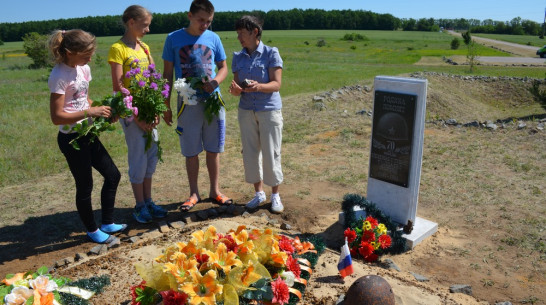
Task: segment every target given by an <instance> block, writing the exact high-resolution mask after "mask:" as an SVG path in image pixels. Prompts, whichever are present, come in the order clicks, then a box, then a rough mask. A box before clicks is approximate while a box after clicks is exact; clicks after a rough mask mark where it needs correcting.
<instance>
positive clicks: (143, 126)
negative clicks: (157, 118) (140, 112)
mask: <svg viewBox="0 0 546 305" xmlns="http://www.w3.org/2000/svg"><path fill="white" fill-rule="evenodd" d="M134 122H135V123H136V124H137V126H138V127H140V129H142V130H144V131H146V132H150V131H152V130H153V129H154V126H153V123H152V124H148V123H146V122H144V121H141V120H139V119H138V116H137V117H135V118H134Z"/></svg>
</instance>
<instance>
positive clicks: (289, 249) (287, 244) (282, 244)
mask: <svg viewBox="0 0 546 305" xmlns="http://www.w3.org/2000/svg"><path fill="white" fill-rule="evenodd" d="M279 248H280V249H281V250H283V251H284V252H286V253H288V254H292V253H294V251H295V249H294V247H293V246H292V240H291V239H290V238H288V237H286V236H284V235H281V239H280V240H279Z"/></svg>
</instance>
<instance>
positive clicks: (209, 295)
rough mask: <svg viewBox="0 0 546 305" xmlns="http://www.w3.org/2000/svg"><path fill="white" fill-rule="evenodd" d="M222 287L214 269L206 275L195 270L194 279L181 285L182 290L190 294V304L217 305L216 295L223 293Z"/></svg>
mask: <svg viewBox="0 0 546 305" xmlns="http://www.w3.org/2000/svg"><path fill="white" fill-rule="evenodd" d="M222 288H223V286H222V285H220V284H218V281H217V280H216V272H215V271H214V270H209V271H208V272H207V273H205V275H201V273H199V272H194V273H192V281H191V282H186V283H184V284H182V285H181V286H180V290H182V292H184V293H186V294H187V295H188V296H189V302H190V305H199V304H205V305H216V295H217V294H221V293H222Z"/></svg>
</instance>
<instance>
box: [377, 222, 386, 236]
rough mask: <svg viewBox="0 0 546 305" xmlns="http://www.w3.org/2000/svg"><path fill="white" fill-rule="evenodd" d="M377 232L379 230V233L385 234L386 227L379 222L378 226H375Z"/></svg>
mask: <svg viewBox="0 0 546 305" xmlns="http://www.w3.org/2000/svg"><path fill="white" fill-rule="evenodd" d="M377 232H379V235H385V234H387V227H386V226H385V225H384V224H382V223H380V224H379V225H378V226H377Z"/></svg>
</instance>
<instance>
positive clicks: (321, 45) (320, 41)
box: [317, 39, 326, 48]
mask: <svg viewBox="0 0 546 305" xmlns="http://www.w3.org/2000/svg"><path fill="white" fill-rule="evenodd" d="M325 45H326V41H325V40H324V39H319V40H318V41H317V47H319V48H320V47H324V46H325Z"/></svg>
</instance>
